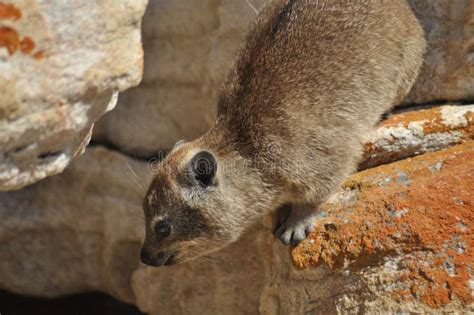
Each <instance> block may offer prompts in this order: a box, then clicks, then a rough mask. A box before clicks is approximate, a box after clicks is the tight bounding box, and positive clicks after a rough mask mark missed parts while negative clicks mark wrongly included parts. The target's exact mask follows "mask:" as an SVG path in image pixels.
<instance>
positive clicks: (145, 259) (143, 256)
mask: <svg viewBox="0 0 474 315" xmlns="http://www.w3.org/2000/svg"><path fill="white" fill-rule="evenodd" d="M140 260H141V261H142V263H144V264H145V265H149V266H153V267H159V266H164V265H166V266H168V265H173V264H174V260H173V253H171V252H165V251H161V252H158V253H156V254H154V253H151V252H150V251H149V250H148V249H146V248H142V250H141V252H140Z"/></svg>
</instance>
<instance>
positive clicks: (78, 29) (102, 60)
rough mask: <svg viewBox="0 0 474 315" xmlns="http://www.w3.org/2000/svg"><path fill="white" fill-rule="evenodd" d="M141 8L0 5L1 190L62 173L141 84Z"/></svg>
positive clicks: (82, 1) (123, 4)
mask: <svg viewBox="0 0 474 315" xmlns="http://www.w3.org/2000/svg"><path fill="white" fill-rule="evenodd" d="M146 2H147V1H146V0H138V1H136V0H117V1H108V0H100V1H87V0H79V1H74V3H69V2H65V1H37V0H15V1H2V2H0V95H1V98H0V190H10V189H16V188H21V187H23V186H25V185H27V184H30V183H33V182H35V181H38V180H40V179H42V178H44V177H46V176H49V175H53V174H57V173H60V172H62V171H63V170H64V168H65V167H66V166H67V165H68V163H69V162H70V161H71V159H72V158H73V157H74V156H76V155H77V154H79V153H81V152H82V151H83V150H84V147H85V146H86V145H87V143H88V142H89V140H90V137H91V132H92V126H93V125H94V123H95V122H96V121H97V120H98V119H99V118H100V117H101V116H102V115H103V114H104V113H105V112H106V111H108V110H110V109H112V108H113V107H114V106H115V103H116V100H117V93H118V92H119V91H123V90H125V89H127V88H129V87H131V86H134V85H137V84H138V83H139V81H140V78H141V73H142V55H143V52H142V48H141V37H140V25H141V18H142V15H143V13H144V10H145V6H146Z"/></svg>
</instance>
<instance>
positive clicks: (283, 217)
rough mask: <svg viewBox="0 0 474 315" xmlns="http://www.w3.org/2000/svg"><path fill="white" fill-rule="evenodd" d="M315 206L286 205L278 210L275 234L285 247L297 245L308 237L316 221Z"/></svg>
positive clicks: (274, 226)
mask: <svg viewBox="0 0 474 315" xmlns="http://www.w3.org/2000/svg"><path fill="white" fill-rule="evenodd" d="M317 210H318V207H317V205H315V204H296V203H295V204H285V205H283V206H281V207H280V208H278V209H277V211H276V213H275V216H274V220H273V234H274V235H275V236H276V237H278V238H279V239H280V240H281V241H282V243H283V244H285V245H289V244H291V245H296V244H298V243H299V242H301V241H302V240H304V239H305V238H306V236H308V234H309V232H310V231H311V228H312V227H313V223H314V220H315V219H316V213H317Z"/></svg>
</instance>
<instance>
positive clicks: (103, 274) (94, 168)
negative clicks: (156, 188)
mask: <svg viewBox="0 0 474 315" xmlns="http://www.w3.org/2000/svg"><path fill="white" fill-rule="evenodd" d="M129 167H130V168H133V169H134V170H135V171H136V172H138V176H140V178H141V179H142V180H146V179H147V177H148V178H149V177H150V176H149V173H148V172H147V171H146V170H147V168H146V163H144V162H141V163H139V162H134V161H133V160H131V159H129V158H127V157H124V156H122V155H120V154H116V153H112V152H110V151H108V150H105V149H100V148H98V149H97V148H94V149H88V150H87V152H86V153H85V154H84V155H83V156H81V157H78V158H77V161H74V162H73V163H72V164H71V166H70V167H69V168H68V169H67V170H66V171H65V172H64V173H63V174H61V175H58V176H53V177H49V178H47V179H45V180H43V181H41V182H39V183H36V184H33V185H31V186H28V187H26V188H24V189H22V190H20V191H12V192H3V193H0V222H1V223H0V279H1V280H0V287H1V288H2V289H6V290H9V291H12V292H18V293H22V294H28V295H36V296H45V297H53V296H58V295H64V294H72V293H78V292H86V291H96V290H100V291H104V292H107V293H109V294H112V295H113V296H115V297H117V298H120V299H122V300H125V301H128V302H133V301H134V298H133V292H132V290H131V288H130V284H129V282H130V276H131V272H132V271H133V270H134V269H135V268H137V267H138V258H137V257H138V255H139V247H140V240H141V237H142V235H143V232H144V230H143V221H142V210H141V206H140V205H141V195H142V193H141V191H140V187H139V186H138V184H136V182H135V179H134V177H133V175H132V174H133V173H132V172H131V171H130V169H129Z"/></svg>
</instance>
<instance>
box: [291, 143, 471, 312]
mask: <svg viewBox="0 0 474 315" xmlns="http://www.w3.org/2000/svg"><path fill="white" fill-rule="evenodd" d="M343 189H344V191H343V192H342V193H341V194H342V195H340V198H339V199H338V198H337V196H335V198H334V201H330V202H328V203H327V204H326V205H324V206H323V207H322V209H323V211H325V212H326V213H327V215H326V216H325V217H324V218H321V219H319V220H318V221H317V222H316V223H315V227H314V229H313V231H312V232H311V234H310V236H309V237H308V239H307V240H305V241H304V242H302V243H301V244H300V245H298V246H297V247H296V248H294V249H293V250H292V257H293V261H294V263H295V264H296V265H297V266H299V267H302V268H304V267H308V266H316V265H318V264H320V263H325V264H327V265H328V266H329V267H330V268H332V269H341V268H349V269H351V270H353V271H357V270H360V269H361V268H363V267H367V266H376V265H381V264H383V261H384V259H387V258H390V257H398V256H400V255H404V256H403V259H402V260H401V262H400V263H399V265H397V268H398V269H397V273H398V274H399V275H400V278H399V279H398V281H399V282H400V283H405V284H406V287H401V288H398V289H397V290H393V292H392V294H393V295H394V296H398V297H399V298H400V299H403V300H406V299H407V297H408V295H411V298H414V299H417V300H419V301H422V302H424V303H426V304H427V305H429V306H430V307H433V308H437V307H442V306H443V305H446V304H448V303H450V302H451V301H452V300H453V299H459V300H460V301H461V302H462V303H464V304H470V303H472V302H473V295H472V288H471V286H472V284H471V285H470V283H472V281H473V277H474V252H473V251H474V231H473V227H474V141H469V142H466V143H464V144H461V145H457V146H455V147H452V148H450V149H447V150H443V151H437V152H434V153H427V154H424V155H421V156H418V157H415V158H411V159H406V160H402V161H399V162H394V163H391V164H387V165H382V166H379V167H376V168H372V169H368V170H366V171H363V172H360V173H357V174H355V175H353V176H352V177H350V178H349V179H348V180H347V181H346V182H345V184H344V185H343ZM344 196H345V197H344ZM347 196H350V198H347ZM397 292H398V293H397ZM408 292H409V294H408Z"/></svg>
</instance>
